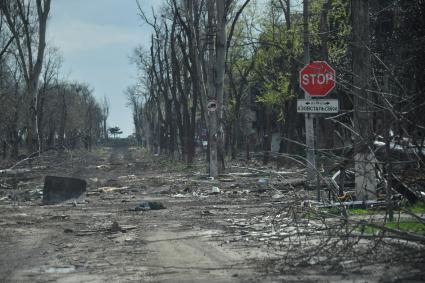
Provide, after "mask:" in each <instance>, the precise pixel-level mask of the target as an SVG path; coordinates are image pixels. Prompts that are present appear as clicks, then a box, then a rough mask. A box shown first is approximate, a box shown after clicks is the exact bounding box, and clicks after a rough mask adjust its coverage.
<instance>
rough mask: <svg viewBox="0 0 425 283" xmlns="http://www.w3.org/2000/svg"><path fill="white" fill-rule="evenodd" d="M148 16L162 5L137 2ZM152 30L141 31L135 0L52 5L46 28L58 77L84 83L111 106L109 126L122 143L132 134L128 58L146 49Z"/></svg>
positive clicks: (58, 0)
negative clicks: (56, 55)
mask: <svg viewBox="0 0 425 283" xmlns="http://www.w3.org/2000/svg"><path fill="white" fill-rule="evenodd" d="M140 2H141V4H142V7H143V8H144V10H145V11H147V12H148V13H150V7H151V6H152V5H155V6H158V5H159V4H160V3H161V2H162V1H161V0H156V1H155V0H141V1H140ZM150 32H151V30H150V29H149V27H148V26H147V25H142V24H141V21H140V19H139V16H138V15H137V6H136V3H135V0H53V1H52V4H51V11H50V22H49V26H48V40H49V43H51V44H53V45H54V46H56V47H58V48H59V49H60V52H61V54H62V56H63V59H64V62H63V66H62V72H61V75H62V77H64V78H66V79H68V80H77V81H80V82H85V83H88V84H89V85H90V86H91V87H92V88H94V95H95V96H96V97H97V98H98V100H99V101H100V100H102V98H103V96H104V95H106V97H107V98H108V99H109V101H110V115H109V119H108V124H109V126H118V127H120V128H121V129H122V130H123V132H124V133H123V135H122V136H123V137H126V136H127V135H129V134H131V133H132V132H133V123H132V118H131V111H130V109H129V108H127V107H126V98H125V96H124V94H123V92H124V90H125V89H126V87H127V86H129V85H131V84H134V83H135V82H136V69H135V66H134V65H131V64H130V61H129V58H128V57H129V56H130V55H131V54H132V50H133V49H134V48H135V47H136V46H137V45H139V44H141V45H144V46H148V45H149V34H150Z"/></svg>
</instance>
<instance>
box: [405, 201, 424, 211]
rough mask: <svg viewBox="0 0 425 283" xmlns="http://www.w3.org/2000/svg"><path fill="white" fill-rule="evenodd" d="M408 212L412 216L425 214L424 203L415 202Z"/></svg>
mask: <svg viewBox="0 0 425 283" xmlns="http://www.w3.org/2000/svg"><path fill="white" fill-rule="evenodd" d="M409 211H410V212H411V213H414V214H421V213H425V203H423V202H417V203H416V204H415V205H414V206H412V207H410V208H409Z"/></svg>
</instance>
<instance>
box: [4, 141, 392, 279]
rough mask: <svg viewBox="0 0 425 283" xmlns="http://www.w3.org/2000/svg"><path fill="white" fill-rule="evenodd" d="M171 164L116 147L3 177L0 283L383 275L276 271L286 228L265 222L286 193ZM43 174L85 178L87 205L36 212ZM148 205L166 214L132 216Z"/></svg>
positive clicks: (51, 159) (377, 275)
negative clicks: (155, 204)
mask: <svg viewBox="0 0 425 283" xmlns="http://www.w3.org/2000/svg"><path fill="white" fill-rule="evenodd" d="M22 166H24V165H22ZM28 166H29V165H28ZM179 166H180V165H178V164H170V162H169V161H166V160H164V159H162V158H160V157H152V156H146V155H145V154H144V152H143V151H142V150H140V149H136V148H128V147H116V148H103V149H97V150H95V151H94V152H92V153H89V154H87V153H85V152H79V153H78V152H74V153H73V154H70V153H68V154H64V155H61V156H59V155H58V154H56V153H50V154H46V156H44V157H43V158H42V159H40V160H38V161H37V163H36V164H34V163H33V164H31V167H30V168H31V171H29V172H26V173H25V174H23V175H22V174H21V175H16V176H13V177H4V176H3V180H5V181H6V183H7V182H8V183H10V184H11V185H10V188H9V189H2V190H1V191H0V192H1V194H0V215H1V218H0V282H282V281H284V282H286V281H294V282H316V281H322V282H365V281H368V282H374V281H380V280H381V279H382V278H383V277H382V276H383V274H384V272H383V269H382V268H381V269H380V268H376V267H374V269H373V271H370V270H366V271H364V270H363V273H362V272H357V273H355V274H354V273H353V274H349V273H347V272H344V271H343V270H342V271H339V272H330V271H329V268H328V267H325V266H319V267H318V266H310V267H307V268H305V267H302V266H301V267H298V268H295V269H292V270H291V271H290V272H284V271H282V269H279V270H278V272H276V270H275V266H274V265H273V264H270V262H272V261H271V260H273V259H279V258H280V257H282V255H284V253H285V251H284V250H279V249H276V245H277V244H278V243H279V242H278V241H277V240H278V239H279V238H278V237H279V235H284V234H285V233H287V231H289V230H290V229H291V227H290V226H287V227H285V231H281V230H276V228H275V227H277V226H273V225H272V223H273V221H275V218H276V217H281V216H280V215H281V214H278V213H280V211H281V210H282V209H283V208H284V207H285V205H287V201H284V200H282V196H281V195H282V194H285V187H284V186H282V188H280V187H274V189H273V190H270V191H269V190H265V189H264V188H262V187H261V185H260V186H259V185H258V184H257V185H256V184H255V182H256V181H257V179H258V178H252V179H249V178H245V179H236V178H235V177H234V176H226V177H223V178H221V179H220V180H210V179H208V178H206V176H205V174H204V173H203V171H204V168H203V167H199V168H197V167H196V166H195V167H191V168H189V169H188V168H180V167H179ZM46 175H59V176H74V177H79V178H83V179H85V180H87V181H88V186H89V187H88V192H87V195H86V197H85V199H84V200H80V201H78V202H65V203H62V204H59V205H42V204H41V196H40V190H41V188H42V185H43V178H44V176H46ZM296 178H297V176H293V179H294V180H296ZM146 201H155V202H159V203H161V204H163V205H164V206H165V207H166V208H165V209H159V210H147V211H137V210H136V208H137V207H139V205H140V204H141V203H143V202H146ZM282 217H283V216H282ZM273 239H275V240H276V241H273ZM327 268H328V269H327ZM387 274H389V273H388V272H387ZM385 278H386V277H385ZM384 281H385V280H384Z"/></svg>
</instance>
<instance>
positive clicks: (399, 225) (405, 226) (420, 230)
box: [359, 219, 425, 235]
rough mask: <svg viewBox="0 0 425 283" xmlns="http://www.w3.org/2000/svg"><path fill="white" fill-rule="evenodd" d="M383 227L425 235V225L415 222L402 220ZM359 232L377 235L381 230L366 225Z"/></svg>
mask: <svg viewBox="0 0 425 283" xmlns="http://www.w3.org/2000/svg"><path fill="white" fill-rule="evenodd" d="M385 227H387V228H390V229H394V230H400V231H405V232H410V233H413V234H420V235H425V224H424V223H422V222H419V221H417V220H410V219H404V220H403V219H402V220H400V221H393V222H388V223H386V224H385ZM359 230H363V232H364V233H366V234H377V233H379V232H381V231H382V229H380V228H378V227H371V226H368V225H367V224H366V226H365V227H364V228H363V229H362V228H359Z"/></svg>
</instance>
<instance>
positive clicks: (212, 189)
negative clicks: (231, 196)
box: [210, 187, 221, 195]
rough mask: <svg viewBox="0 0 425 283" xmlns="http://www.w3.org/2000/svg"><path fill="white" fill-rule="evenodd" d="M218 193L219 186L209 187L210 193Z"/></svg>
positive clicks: (219, 191)
mask: <svg viewBox="0 0 425 283" xmlns="http://www.w3.org/2000/svg"><path fill="white" fill-rule="evenodd" d="M219 193H221V190H220V188H219V187H212V188H211V192H210V194H212V195H217V194H219Z"/></svg>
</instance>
